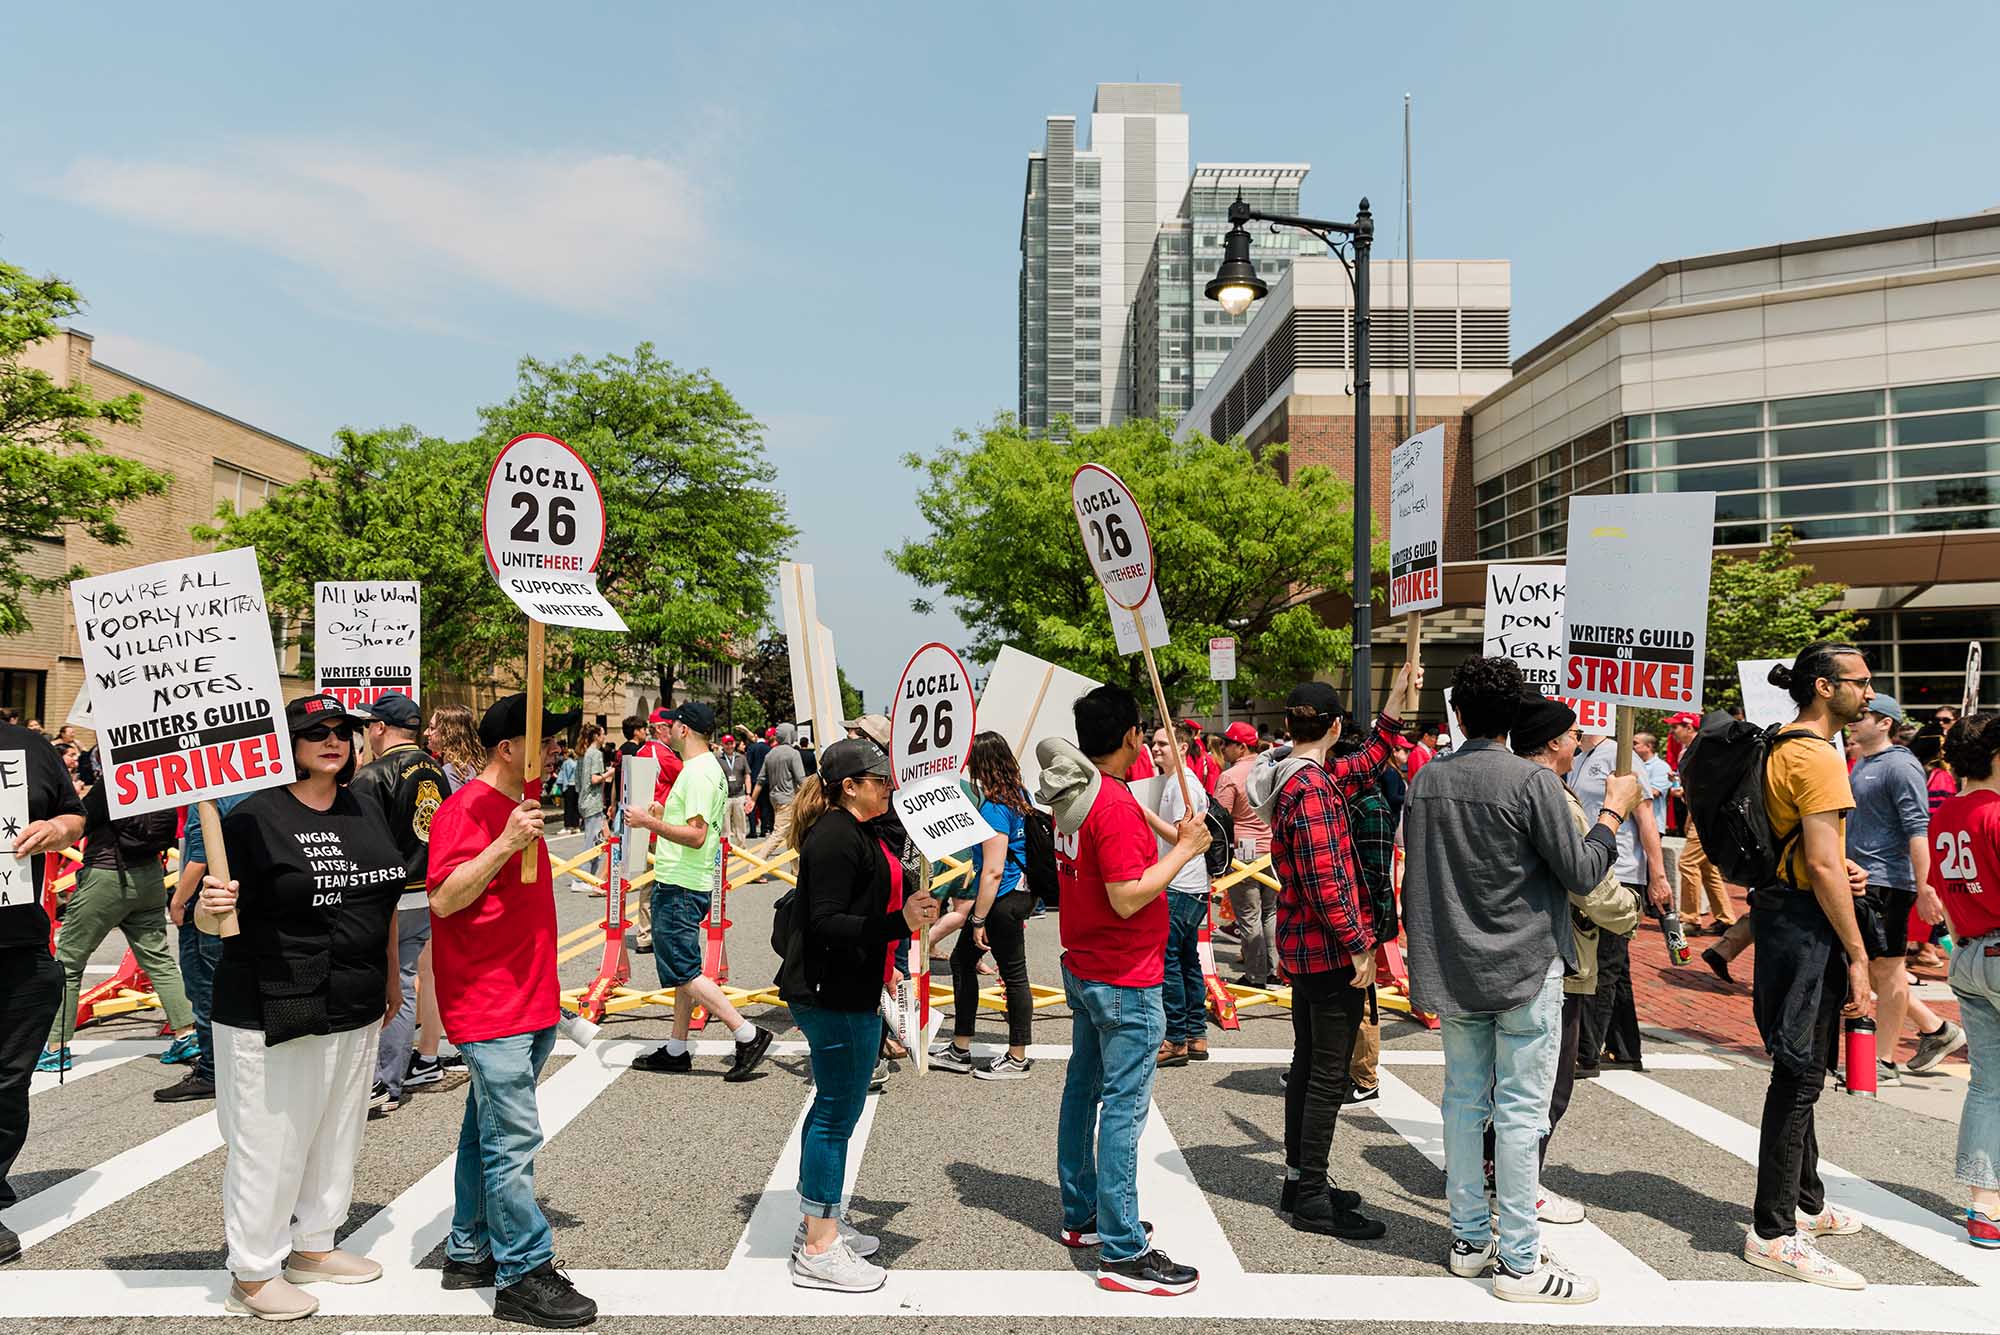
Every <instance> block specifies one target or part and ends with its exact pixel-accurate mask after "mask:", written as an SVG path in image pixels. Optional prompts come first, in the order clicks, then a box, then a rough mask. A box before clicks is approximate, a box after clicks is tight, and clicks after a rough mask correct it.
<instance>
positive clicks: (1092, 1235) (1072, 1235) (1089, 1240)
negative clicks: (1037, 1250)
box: [1056, 1219, 1153, 1247]
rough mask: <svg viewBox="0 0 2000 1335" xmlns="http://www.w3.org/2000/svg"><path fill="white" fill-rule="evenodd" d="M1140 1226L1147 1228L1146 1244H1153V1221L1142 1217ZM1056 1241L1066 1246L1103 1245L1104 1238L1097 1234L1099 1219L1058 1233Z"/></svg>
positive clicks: (1149, 1245)
mask: <svg viewBox="0 0 2000 1335" xmlns="http://www.w3.org/2000/svg"><path fill="white" fill-rule="evenodd" d="M1139 1227H1140V1228H1141V1229H1144V1230H1145V1233H1146V1245H1147V1246H1148V1247H1151V1246H1152V1245H1153V1221H1152V1220H1150V1219H1141V1220H1140V1221H1139ZM1056 1241H1057V1242H1060V1243H1061V1244H1062V1245H1063V1246H1065V1247H1101V1246H1103V1245H1104V1239H1103V1238H1101V1237H1099V1236H1098V1234H1097V1221H1096V1220H1095V1219H1093V1220H1091V1221H1090V1222H1089V1223H1087V1224H1085V1225H1084V1226H1083V1227H1082V1228H1066V1229H1063V1230H1062V1231H1061V1232H1059V1233H1057V1234H1056Z"/></svg>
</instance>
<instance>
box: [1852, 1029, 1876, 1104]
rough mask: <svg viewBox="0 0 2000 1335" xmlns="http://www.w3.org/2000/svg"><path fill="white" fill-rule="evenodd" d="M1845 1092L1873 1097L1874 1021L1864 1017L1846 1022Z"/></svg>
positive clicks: (1865, 1097) (1863, 1096)
mask: <svg viewBox="0 0 2000 1335" xmlns="http://www.w3.org/2000/svg"><path fill="white" fill-rule="evenodd" d="M1847 1092H1848V1093H1850V1094H1859V1095H1860V1096H1861V1097H1862V1098H1864V1099H1872V1098H1874V1097H1875V1021H1874V1020H1872V1019H1870V1018H1869V1017H1868V1016H1866V1015H1857V1016H1855V1017H1854V1018H1853V1019H1851V1020H1849V1021H1848V1022H1847Z"/></svg>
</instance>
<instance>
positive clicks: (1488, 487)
mask: <svg viewBox="0 0 2000 1335" xmlns="http://www.w3.org/2000/svg"><path fill="white" fill-rule="evenodd" d="M1500 490H1501V487H1500V479H1499V478H1497V477H1492V478H1488V479H1486V481H1484V482H1482V483H1480V484H1479V499H1480V500H1482V501H1490V500H1492V499H1493V498H1494V497H1496V496H1498V495H1499V494H1500Z"/></svg>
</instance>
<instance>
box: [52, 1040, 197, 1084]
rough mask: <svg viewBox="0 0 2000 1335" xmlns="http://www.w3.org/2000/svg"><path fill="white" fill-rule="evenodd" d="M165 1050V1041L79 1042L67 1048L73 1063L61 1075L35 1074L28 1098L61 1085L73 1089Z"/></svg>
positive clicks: (72, 1043) (76, 1041)
mask: <svg viewBox="0 0 2000 1335" xmlns="http://www.w3.org/2000/svg"><path fill="white" fill-rule="evenodd" d="M166 1050H167V1040H166V1039H164V1038H79V1039H75V1040H73V1041H72V1042H71V1043H70V1045H69V1054H70V1059H71V1061H72V1062H73V1063H74V1065H72V1066H71V1067H70V1069H69V1071H68V1072H67V1073H66V1074H64V1075H60V1076H59V1075H57V1074H56V1073H55V1072H54V1071H37V1072H36V1073H35V1075H34V1078H33V1079H32V1080H30V1081H29V1082H28V1093H29V1095H30V1097H32V1096H34V1095H36V1094H45V1093H47V1092H48V1091H49V1090H51V1089H56V1088H59V1087H60V1085H59V1084H58V1081H60V1082H61V1085H73V1084H75V1083H76V1082H77V1081H79V1080H87V1079H89V1078H90V1077H91V1076H93V1075H98V1074H101V1073H102V1072H105V1071H108V1070H110V1069H111V1068H112V1067H114V1066H123V1065H124V1064H125V1063H126V1062H129V1061H134V1060H136V1059H138V1058H140V1057H158V1056H159V1055H160V1054H161V1053H162V1052H165V1051H166Z"/></svg>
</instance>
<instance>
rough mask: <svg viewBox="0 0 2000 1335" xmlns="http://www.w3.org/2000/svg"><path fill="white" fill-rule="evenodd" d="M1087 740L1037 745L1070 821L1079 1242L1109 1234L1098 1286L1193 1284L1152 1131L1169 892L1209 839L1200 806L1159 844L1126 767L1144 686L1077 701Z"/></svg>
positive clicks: (1186, 1288)
mask: <svg viewBox="0 0 2000 1335" xmlns="http://www.w3.org/2000/svg"><path fill="white" fill-rule="evenodd" d="M1071 716H1072V717H1073V718H1074V719H1075V722H1076V744H1075V745H1071V744H1070V743H1069V742H1067V741H1065V740H1064V739H1063V738H1060V737H1046V738H1043V739H1042V741H1041V742H1040V743H1038V744H1037V745H1036V747H1035V759H1036V761H1037V762H1038V763H1039V764H1040V765H1041V769H1042V774H1041V779H1040V782H1039V783H1038V785H1037V790H1038V794H1039V796H1040V797H1041V800H1042V804H1043V805H1044V806H1046V807H1048V808H1049V809H1050V812H1051V814H1052V815H1053V816H1054V819H1055V827H1056V874H1057V876H1058V877H1060V879H1061V884H1062V891H1061V894H1060V899H1061V903H1062V913H1061V915H1060V917H1061V925H1062V945H1063V957H1062V973H1063V992H1064V995H1065V996H1066V998H1067V999H1068V1002H1069V1009H1070V1015H1071V1035H1070V1043H1071V1049H1070V1060H1069V1068H1068V1071H1067V1072H1066V1074H1065V1076H1064V1079H1063V1096H1062V1114H1061V1118H1060V1121H1059V1123H1058V1126H1057V1130H1056V1178H1057V1181H1058V1183H1059V1184H1060V1186H1061V1189H1062V1231H1061V1233H1060V1234H1059V1235H1058V1237H1059V1239H1060V1241H1061V1242H1062V1244H1063V1245H1064V1246H1066V1247H1099V1248H1101V1251H1100V1253H1099V1256H1098V1266H1097V1283H1098V1287H1100V1288H1106V1289H1116V1290H1121V1291H1123V1292H1127V1293H1143V1294H1148V1295H1151V1296H1153V1297H1172V1296H1174V1295H1177V1294H1182V1293H1188V1292H1191V1291H1192V1290H1193V1289H1194V1287H1195V1285H1196V1284H1197V1283H1199V1282H1200V1279H1201V1276H1200V1274H1199V1273H1198V1272H1197V1271H1196V1270H1195V1269H1194V1267H1192V1266H1185V1265H1180V1264H1177V1263H1176V1262H1175V1261H1174V1260H1173V1258H1172V1257H1170V1256H1168V1255H1167V1254H1166V1253H1165V1252H1163V1251H1160V1250H1159V1249H1158V1248H1156V1247H1154V1246H1153V1240H1152V1228H1151V1226H1150V1225H1148V1224H1147V1223H1146V1222H1145V1221H1144V1220H1142V1219H1141V1218H1140V1217H1139V1180H1138V1179H1139V1133H1140V1131H1141V1129H1142V1128H1143V1127H1144V1126H1145V1124H1146V1112H1147V1109H1148V1107H1149V1106H1150V1105H1151V1103H1152V1097H1153V1079H1154V1075H1155V1074H1156V1072H1157V1071H1158V1067H1156V1066H1155V1065H1154V1062H1155V1060H1156V1058H1157V1054H1158V1052H1159V1047H1160V1041H1161V1039H1163V1038H1164V1037H1165V1036H1166V1028H1167V1021H1166V1012H1165V1010H1164V1008H1163V1007H1162V1004H1161V1000H1160V988H1161V983H1162V980H1163V979H1164V977H1165V967H1164V960H1165V955H1166V945H1167V904H1166V900H1165V898H1164V896H1165V895H1166V894H1167V886H1168V885H1169V883H1171V882H1172V881H1173V879H1174V876H1175V874H1176V873H1178V872H1179V871H1180V869H1181V868H1182V867H1184V866H1186V865H1187V863H1188V861H1189V860H1190V859H1192V858H1196V857H1199V856H1200V855H1201V853H1202V851H1203V850H1204V849H1206V848H1207V847H1208V840H1209V835H1208V826H1207V824H1206V823H1205V822H1204V821H1203V820H1202V819H1201V818H1200V817H1198V816H1190V817H1189V818H1188V819H1187V820H1185V821H1183V822H1182V823H1181V825H1180V827H1179V828H1178V829H1177V830H1176V831H1175V840H1174V846H1173V848H1171V849H1170V850H1168V852H1167V854H1166V856H1164V857H1158V860H1157V861H1156V860H1155V859H1156V857H1157V854H1158V847H1157V845H1156V844H1155V843H1154V841H1153V830H1152V827H1151V826H1149V825H1148V824H1147V823H1146V815H1145V812H1144V811H1143V810H1142V809H1141V808H1140V806H1139V801H1138V799H1137V798H1135V797H1133V796H1132V791H1131V789H1129V788H1127V787H1126V786H1125V781H1124V780H1123V779H1122V778H1120V777H1119V776H1120V775H1122V774H1124V773H1125V771H1126V770H1127V769H1129V768H1131V766H1132V763H1133V761H1134V760H1136V759H1137V758H1138V756H1139V754H1140V752H1141V751H1142V750H1144V747H1143V746H1142V745H1141V743H1140V738H1139V705H1138V702H1137V701H1136V700H1134V699H1133V698H1132V695H1131V692H1129V691H1126V690H1124V689H1123V688H1121V687H1118V686H1099V687H1098V688H1096V689H1095V690H1093V691H1089V692H1087V693H1085V694H1084V695H1082V696H1079V697H1078V698H1077V700H1076V703H1075V704H1074V705H1073V706H1072V708H1071Z"/></svg>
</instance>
